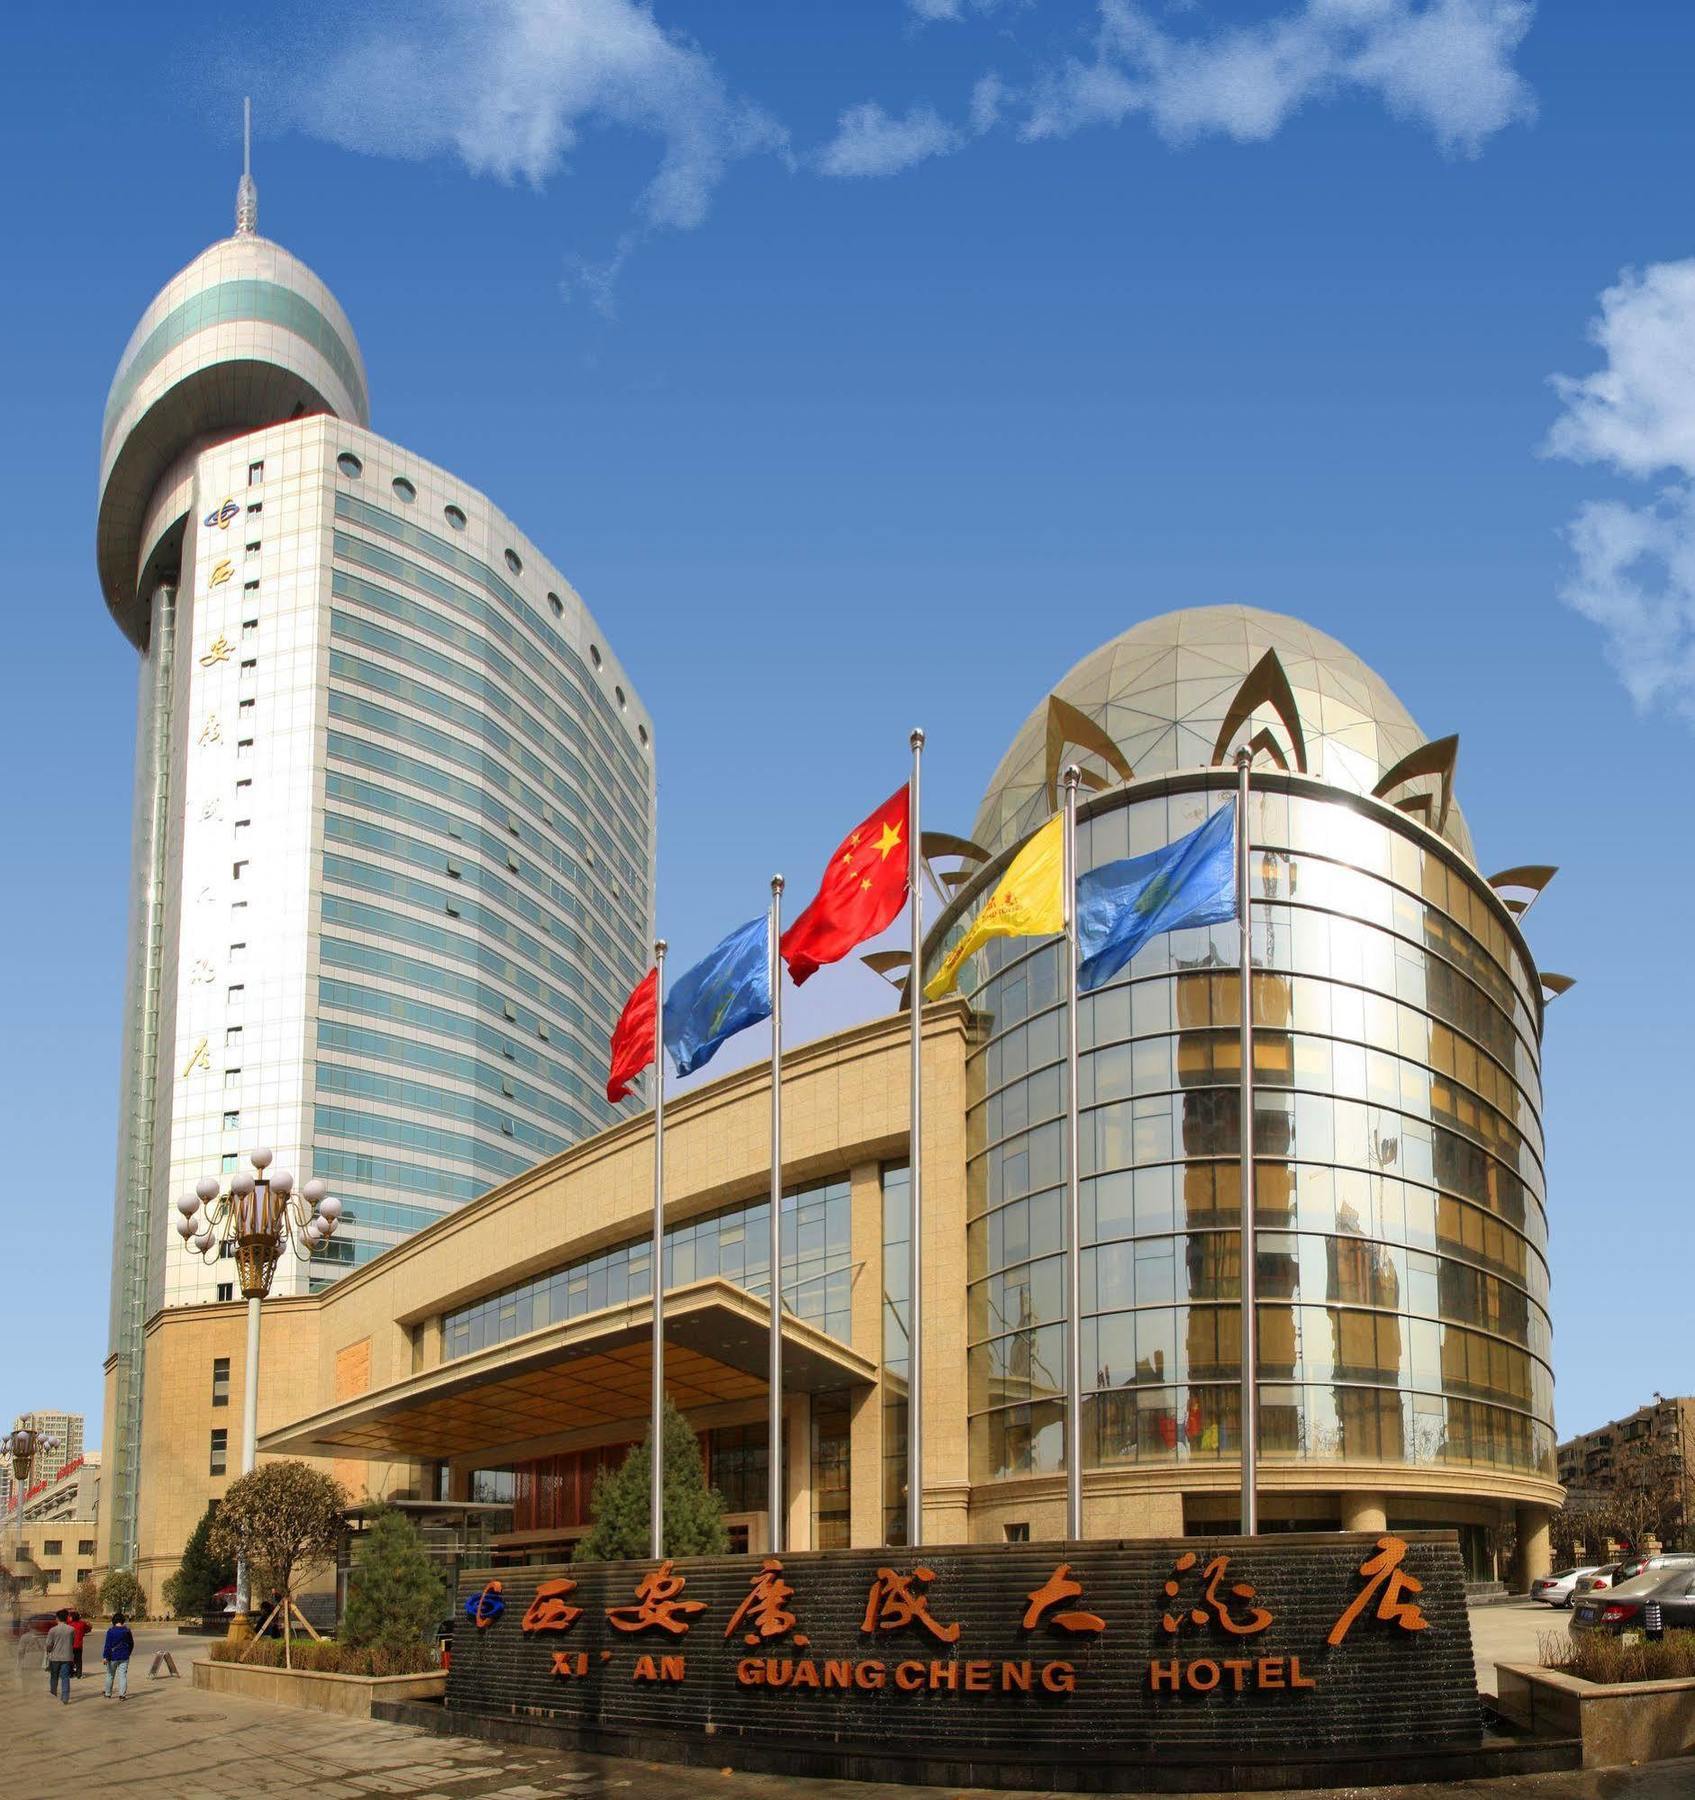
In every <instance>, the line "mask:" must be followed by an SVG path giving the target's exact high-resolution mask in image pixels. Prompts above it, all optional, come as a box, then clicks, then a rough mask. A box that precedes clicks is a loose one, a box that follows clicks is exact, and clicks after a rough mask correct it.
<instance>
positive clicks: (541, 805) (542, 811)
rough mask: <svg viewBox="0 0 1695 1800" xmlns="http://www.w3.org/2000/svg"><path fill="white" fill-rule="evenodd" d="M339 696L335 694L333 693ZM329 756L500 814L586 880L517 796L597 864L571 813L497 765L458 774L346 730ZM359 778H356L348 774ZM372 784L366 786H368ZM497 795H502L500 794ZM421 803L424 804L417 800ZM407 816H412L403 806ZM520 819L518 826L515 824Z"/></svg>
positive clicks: (335, 737)
mask: <svg viewBox="0 0 1695 1800" xmlns="http://www.w3.org/2000/svg"><path fill="white" fill-rule="evenodd" d="M332 699H333V696H332ZM328 744H329V756H330V761H331V763H332V764H334V763H339V764H341V765H342V767H344V768H357V769H365V770H369V771H370V772H371V773H372V774H374V775H378V776H381V777H384V778H385V779H386V780H387V781H390V782H404V783H406V784H407V786H408V787H409V788H411V789H412V790H414V791H415V792H417V793H429V794H437V795H439V796H440V797H441V798H442V799H444V800H452V801H455V802H456V803H457V804H459V805H461V806H464V807H467V808H469V809H470V810H471V811H473V812H482V813H484V814H487V815H488V816H490V817H494V818H497V819H498V820H499V822H500V823H501V824H502V825H504V827H505V828H506V830H507V832H508V833H509V834H510V835H514V836H517V837H518V838H519V839H520V841H524V842H529V841H531V840H533V844H534V847H536V848H539V849H542V850H543V853H544V854H546V855H548V857H549V858H550V860H551V858H552V857H553V856H554V855H555V854H558V855H559V856H560V865H561V868H562V873H564V874H566V875H567V876H570V877H573V878H575V879H577V880H579V881H582V880H583V879H584V878H583V875H582V871H581V870H580V869H578V868H576V867H573V866H572V865H571V863H570V861H569V859H567V858H565V857H564V856H563V853H556V852H555V851H554V849H553V847H552V846H550V845H549V844H548V842H547V840H546V839H545V838H543V837H542V835H541V833H540V832H538V831H536V830H535V828H534V827H533V826H530V827H528V828H527V831H526V827H525V825H524V823H523V822H522V821H521V820H520V819H519V815H518V814H517V813H515V812H514V811H513V810H512V809H511V808H510V807H508V805H507V804H506V801H507V800H508V799H510V800H515V801H517V802H519V803H520V804H522V805H524V806H526V807H527V808H528V809H529V810H530V811H532V812H535V813H537V814H539V816H540V818H541V819H542V822H543V823H544V824H545V825H547V826H548V827H549V829H550V830H552V831H555V832H557V833H558V835H559V836H561V837H562V838H564V839H565V840H566V841H567V842H568V843H570V844H571V845H572V846H573V847H574V848H575V849H576V850H577V851H578V852H579V853H580V854H581V855H582V857H583V861H584V864H585V865H586V866H587V867H589V868H593V867H594V866H595V851H594V848H593V846H592V845H591V844H590V843H589V841H588V839H587V838H586V837H585V836H584V835H583V833H582V832H581V831H579V830H578V828H577V826H576V825H575V823H574V822H573V821H572V820H571V819H570V818H568V817H567V816H566V815H565V814H563V813H561V812H558V811H556V810H555V808H554V807H553V805H552V804H551V802H549V801H547V800H544V799H542V798H541V797H540V796H539V795H538V794H536V793H535V791H534V790H533V789H531V788H530V787H529V786H528V785H527V784H526V783H524V782H521V781H517V780H515V779H514V778H513V777H511V776H510V775H509V774H508V773H507V772H506V771H503V770H499V769H498V768H497V769H496V771H495V773H494V775H493V777H492V779H490V778H484V779H479V780H475V781H467V780H466V779H465V778H464V777H463V776H460V775H455V774H453V773H452V772H451V771H450V770H447V769H443V768H440V767H438V766H437V765H436V764H434V763H431V762H424V761H421V760H420V759H419V758H417V757H414V756H408V755H406V754H405V753H404V752H403V751H401V750H398V749H396V748H394V746H393V745H392V744H391V743H389V742H387V741H383V742H376V741H373V740H371V739H369V738H363V737H355V736H352V735H350V734H349V733H347V732H343V731H333V730H332V731H331V732H330V733H329V736H328ZM348 779H353V778H348ZM369 785H370V784H369V783H362V784H361V786H364V787H368V786H369ZM497 795H498V796H500V797H498V798H497ZM414 804H418V803H416V802H415V803H414ZM402 816H410V815H408V814H405V813H404V811H403V810H402ZM445 816H446V817H447V820H448V836H449V837H451V836H453V835H454V832H453V823H454V818H455V815H453V814H447V815H445ZM515 824H516V827H517V828H516V830H514V825H515ZM606 893H607V898H606V899H605V900H604V901H603V905H604V906H605V907H606V910H608V911H611V910H613V909H612V906H611V898H612V895H611V892H610V890H606ZM620 928H621V933H622V935H624V936H625V937H626V939H627V938H628V937H630V936H633V935H634V934H633V933H631V932H630V931H628V929H627V927H625V926H624V923H623V921H622V920H620Z"/></svg>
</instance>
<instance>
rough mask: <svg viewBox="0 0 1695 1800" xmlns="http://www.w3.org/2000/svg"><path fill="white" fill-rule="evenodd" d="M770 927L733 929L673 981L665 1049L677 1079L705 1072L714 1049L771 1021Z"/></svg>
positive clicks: (753, 924) (761, 923)
mask: <svg viewBox="0 0 1695 1800" xmlns="http://www.w3.org/2000/svg"><path fill="white" fill-rule="evenodd" d="M770 938H771V929H770V925H769V923H768V922H767V920H766V919H765V917H764V915H763V914H762V915H761V916H760V917H759V918H757V919H749V920H748V922H747V923H746V924H745V925H738V926H737V927H736V929H735V930H734V931H732V932H731V933H730V935H729V936H728V937H727V938H725V940H724V941H723V943H721V944H720V945H718V947H717V948H716V949H714V950H709V951H707V953H706V955H705V956H703V957H702V958H701V959H700V961H699V962H697V963H696V964H695V966H694V967H693V968H692V969H690V970H689V972H688V973H687V974H686V975H684V976H682V977H681V978H680V979H679V980H677V981H676V982H675V983H674V984H673V985H672V988H671V992H670V994H669V995H668V996H667V998H666V1001H665V1048H666V1049H667V1050H669V1051H670V1052H671V1061H672V1062H673V1063H674V1064H676V1068H677V1073H678V1074H679V1075H692V1074H693V1073H694V1071H695V1070H696V1069H702V1068H705V1066H706V1065H707V1064H708V1063H709V1062H711V1060H712V1059H713V1057H714V1056H716V1055H717V1053H718V1046H719V1045H720V1044H722V1043H723V1042H724V1040H725V1039H726V1038H733V1037H734V1036H735V1035H736V1033H737V1032H738V1031H746V1030H747V1028H748V1026H750V1025H757V1024H758V1023H759V1021H760V1020H761V1019H768V1018H770V1017H771V962H770V957H771V945H770Z"/></svg>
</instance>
